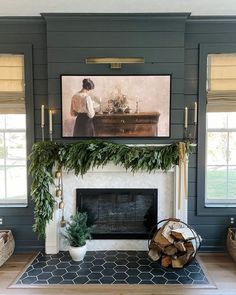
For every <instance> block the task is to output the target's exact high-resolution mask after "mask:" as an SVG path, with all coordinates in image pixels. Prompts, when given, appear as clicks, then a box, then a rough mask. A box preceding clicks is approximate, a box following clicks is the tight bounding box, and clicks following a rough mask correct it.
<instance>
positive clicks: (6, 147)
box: [0, 54, 27, 205]
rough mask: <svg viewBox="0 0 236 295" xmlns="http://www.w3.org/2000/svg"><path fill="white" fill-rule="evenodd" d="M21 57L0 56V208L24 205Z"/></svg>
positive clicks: (22, 74) (24, 165) (22, 76)
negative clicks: (2, 206) (0, 206)
mask: <svg viewBox="0 0 236 295" xmlns="http://www.w3.org/2000/svg"><path fill="white" fill-rule="evenodd" d="M24 88H25V78H24V55H20V54H0V204H1V205H26V204H27V152H26V114H25V113H26V111H25V89H24Z"/></svg>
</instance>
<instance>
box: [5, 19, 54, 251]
mask: <svg viewBox="0 0 236 295" xmlns="http://www.w3.org/2000/svg"><path fill="white" fill-rule="evenodd" d="M0 44H16V46H17V45H18V44H32V48H33V52H32V55H33V65H32V66H33V76H34V80H33V91H34V104H35V100H36V99H37V104H38V105H41V104H42V102H44V103H45V104H47V86H48V85H47V54H46V23H45V22H44V21H43V20H42V19H41V18H40V19H38V18H34V19H27V18H26V19H24V18H19V19H4V20H3V19H1V18H0ZM26 83H27V81H26ZM40 94H42V95H43V96H40ZM45 98H46V99H45ZM26 99H27V98H26ZM39 100H40V101H39ZM36 123H37V122H36ZM28 128H34V126H28ZM16 189H17V188H16ZM29 199H30V196H29ZM33 210H34V208H33V204H32V201H30V200H29V205H28V207H25V208H11V207H8V208H0V217H3V225H0V229H11V230H12V231H13V235H14V238H15V241H16V250H17V251H18V250H22V251H27V250H28V251H30V250H33V249H34V250H36V249H39V248H42V245H43V241H39V240H38V238H37V235H36V234H35V233H34V232H33V230H32V225H33V223H34V221H33Z"/></svg>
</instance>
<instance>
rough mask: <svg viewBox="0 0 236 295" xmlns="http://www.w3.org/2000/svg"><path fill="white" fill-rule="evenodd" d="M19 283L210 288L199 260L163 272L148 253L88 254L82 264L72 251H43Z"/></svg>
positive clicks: (89, 252)
mask: <svg viewBox="0 0 236 295" xmlns="http://www.w3.org/2000/svg"><path fill="white" fill-rule="evenodd" d="M15 284H16V285H18V286H22V285H51V284H73V285H77V284H156V285H159V284H165V285H167V284H178V285H186V284H188V285H199V284H200V285H208V284H209V280H208V279H207V277H206V275H205V274H204V271H203V269H202V267H201V265H200V264H199V263H198V261H197V260H196V259H194V260H193V261H192V262H191V263H190V264H189V265H187V266H186V267H185V268H183V269H173V268H170V269H163V268H162V267H161V266H160V265H159V263H156V262H152V261H151V260H149V259H148V257H147V252H145V251H88V252H87V254H86V256H85V258H84V260H83V261H81V262H74V261H73V260H72V259H71V258H70V255H69V253H68V252H60V253H58V254H55V255H47V254H45V253H44V252H40V253H39V254H38V256H37V257H36V258H35V259H34V260H33V262H32V263H31V264H30V265H29V266H28V268H27V269H26V270H25V272H24V273H23V274H22V275H21V276H20V277H19V278H18V280H17V281H16V283H15Z"/></svg>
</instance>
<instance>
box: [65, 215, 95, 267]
mask: <svg viewBox="0 0 236 295" xmlns="http://www.w3.org/2000/svg"><path fill="white" fill-rule="evenodd" d="M87 219H88V216H87V213H86V212H83V213H82V212H78V213H76V214H75V215H74V216H71V218H70V221H69V222H68V223H67V226H66V230H65V234H64V237H65V238H66V239H67V240H68V241H69V244H70V247H69V253H70V255H71V258H72V259H73V260H74V261H81V260H83V258H84V256H85V254H86V251H87V244H86V242H87V240H88V239H91V228H90V227H89V226H88V225H87Z"/></svg>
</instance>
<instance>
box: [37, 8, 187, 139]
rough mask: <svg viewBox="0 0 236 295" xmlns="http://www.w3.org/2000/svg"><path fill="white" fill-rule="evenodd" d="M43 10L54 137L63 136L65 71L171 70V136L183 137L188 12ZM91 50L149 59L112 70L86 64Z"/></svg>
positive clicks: (102, 53)
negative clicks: (61, 80)
mask: <svg viewBox="0 0 236 295" xmlns="http://www.w3.org/2000/svg"><path fill="white" fill-rule="evenodd" d="M44 16H45V19H46V22H47V48H48V92H49V96H48V102H49V105H50V107H51V108H53V109H56V110H57V112H56V116H55V122H56V123H57V124H56V126H55V133H54V138H56V139H60V138H61V125H60V118H61V98H60V83H59V78H60V75H61V74H146V73H149V74H150V73H154V74H172V118H173V121H172V126H171V134H172V136H171V139H172V140H175V139H180V138H182V132H183V131H182V117H181V115H182V109H183V99H181V98H183V96H184V33H185V20H186V17H187V15H186V14H182V15H181V14H179V15H173V16H172V17H161V16H150V15H149V17H148V16H147V15H146V16H140V15H139V16H135V15H133V16H132V15H128V16H125V15H121V16H120V15H96V16H89V15H74V16H69V15H57V16H55V15H51V14H49V15H47V14H46V15H44ZM88 56H101V57H102V56H143V57H144V58H145V64H144V65H142V66H140V65H137V64H136V65H124V66H123V67H122V69H121V70H111V69H110V68H109V66H108V65H86V64H85V58H86V57H88ZM38 127H40V126H38ZM37 130H38V128H37ZM38 132H39V133H40V130H38ZM141 141H142V142H147V140H141ZM126 142H127V140H126ZM129 142H135V141H134V140H129ZM148 142H156V140H149V141H148ZM162 142H164V140H163V141H162ZM165 142H167V141H165Z"/></svg>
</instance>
